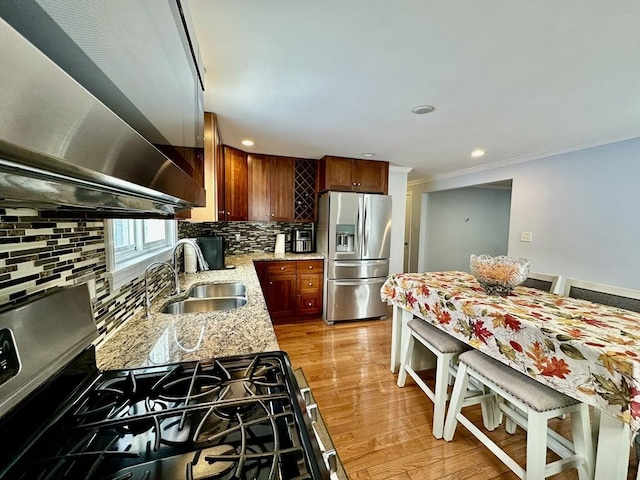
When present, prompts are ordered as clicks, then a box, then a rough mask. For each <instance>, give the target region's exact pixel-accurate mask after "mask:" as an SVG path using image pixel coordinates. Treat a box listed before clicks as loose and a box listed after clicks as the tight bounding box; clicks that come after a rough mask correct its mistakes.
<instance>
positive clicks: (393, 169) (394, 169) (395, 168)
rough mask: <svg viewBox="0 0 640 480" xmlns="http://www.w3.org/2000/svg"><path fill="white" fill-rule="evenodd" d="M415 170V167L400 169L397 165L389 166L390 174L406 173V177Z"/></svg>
mask: <svg viewBox="0 0 640 480" xmlns="http://www.w3.org/2000/svg"><path fill="white" fill-rule="evenodd" d="M411 170H413V167H400V166H396V165H389V173H404V174H406V175H408V174H409V172H410V171H411Z"/></svg>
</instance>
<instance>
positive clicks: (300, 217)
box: [294, 159, 317, 222]
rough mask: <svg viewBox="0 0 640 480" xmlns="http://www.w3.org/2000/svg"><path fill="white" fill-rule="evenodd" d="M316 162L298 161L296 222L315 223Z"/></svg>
mask: <svg viewBox="0 0 640 480" xmlns="http://www.w3.org/2000/svg"><path fill="white" fill-rule="evenodd" d="M316 163H317V162H316V161H315V160H302V159H296V185H295V209H294V213H295V220H296V221H297V222H300V221H305V222H313V221H314V213H315V184H316Z"/></svg>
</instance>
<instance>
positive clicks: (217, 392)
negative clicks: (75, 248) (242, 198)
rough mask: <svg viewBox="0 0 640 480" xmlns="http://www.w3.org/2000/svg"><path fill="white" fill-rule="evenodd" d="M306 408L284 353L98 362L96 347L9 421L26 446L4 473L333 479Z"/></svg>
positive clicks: (6, 425)
mask: <svg viewBox="0 0 640 480" xmlns="http://www.w3.org/2000/svg"><path fill="white" fill-rule="evenodd" d="M55 405H62V407H56V406H55ZM302 408H303V407H302V403H301V398H300V393H299V390H298V387H297V385H296V383H295V378H294V377H293V372H292V370H291V366H290V363H289V359H288V357H287V355H286V354H285V353H284V352H269V353H263V354H256V355H247V356H238V357H227V358H221V359H214V360H211V361H203V362H186V363H178V364H172V365H165V366H159V367H151V368H140V369H129V370H114V371H106V372H99V371H98V370H97V369H96V368H95V352H94V351H93V348H90V349H89V350H88V351H86V352H85V353H84V354H83V358H78V359H76V361H75V362H73V363H72V364H71V365H69V366H68V367H67V368H66V369H65V371H64V372H63V374H61V375H59V376H58V377H56V379H54V380H52V381H50V382H49V383H48V384H47V385H45V386H44V387H43V388H42V389H40V391H38V392H37V395H33V396H32V398H30V399H29V401H27V402H25V403H24V404H23V405H21V406H20V407H19V408H17V409H16V411H14V412H12V413H11V415H8V416H7V417H8V418H5V419H3V420H2V423H1V424H0V429H1V430H2V436H3V442H4V441H6V440H7V439H8V438H11V439H14V438H15V439H16V441H15V443H16V445H18V444H22V443H24V444H25V447H20V451H18V447H16V446H13V447H9V451H11V449H12V448H13V449H14V450H16V451H15V452H11V453H13V454H14V457H15V458H17V460H16V461H14V462H12V463H11V464H9V465H7V466H2V470H0V476H2V478H7V479H14V478H15V479H24V480H35V479H42V480H44V479H51V480H53V479H100V480H124V479H131V480H151V479H163V480H173V479H187V480H204V479H221V480H261V479H273V480H293V479H296V480H303V479H312V480H313V479H321V478H322V479H324V478H328V472H327V470H326V467H325V466H324V464H323V462H322V458H321V455H320V453H319V449H318V446H317V444H316V442H315V438H314V437H313V435H310V434H309V432H310V430H309V429H310V425H309V422H308V420H307V416H306V415H305V414H304V412H303V410H302ZM43 425H44V426H43ZM32 430H34V431H33V432H32ZM36 430H37V432H35V431H36ZM12 443H13V442H12ZM0 466H1V465H0ZM2 474H4V475H2Z"/></svg>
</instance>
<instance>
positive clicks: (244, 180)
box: [218, 145, 249, 221]
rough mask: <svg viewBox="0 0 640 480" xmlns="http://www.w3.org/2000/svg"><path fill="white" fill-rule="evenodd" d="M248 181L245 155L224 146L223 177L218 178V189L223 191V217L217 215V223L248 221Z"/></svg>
mask: <svg viewBox="0 0 640 480" xmlns="http://www.w3.org/2000/svg"><path fill="white" fill-rule="evenodd" d="M248 181H249V169H248V164H247V154H246V153H245V152H243V151H241V150H238V149H236V148H232V147H229V146H227V145H225V146H224V175H223V176H222V177H219V178H218V189H224V216H221V215H218V220H219V221H243V220H247V219H248V215H249V209H248V196H247V192H248V188H249V186H248Z"/></svg>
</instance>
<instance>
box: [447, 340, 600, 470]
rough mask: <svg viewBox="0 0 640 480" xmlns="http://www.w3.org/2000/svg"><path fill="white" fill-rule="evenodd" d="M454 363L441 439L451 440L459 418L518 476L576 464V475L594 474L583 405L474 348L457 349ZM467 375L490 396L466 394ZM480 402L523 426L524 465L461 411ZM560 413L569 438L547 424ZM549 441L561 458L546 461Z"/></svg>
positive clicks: (587, 417)
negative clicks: (455, 370) (565, 420)
mask: <svg viewBox="0 0 640 480" xmlns="http://www.w3.org/2000/svg"><path fill="white" fill-rule="evenodd" d="M458 362H459V363H458V374H457V378H456V383H455V385H454V388H453V393H452V395H451V402H450V404H449V411H448V412H447V421H446V423H445V427H444V439H445V440H447V441H450V440H452V439H453V436H454V434H455V430H456V426H457V423H458V422H460V423H462V424H463V425H464V426H465V427H466V428H467V430H469V432H471V433H472V434H473V435H474V436H475V437H476V438H478V439H479V440H480V441H481V442H482V443H483V444H484V445H485V446H486V447H488V448H489V450H491V452H492V453H493V454H494V455H496V456H497V457H498V458H499V459H500V460H501V461H502V462H503V463H504V464H505V465H507V466H508V467H509V468H510V469H511V470H512V471H513V472H514V473H515V474H516V475H517V476H518V477H519V478H522V479H530V480H541V479H543V478H546V477H548V476H550V475H554V474H556V473H559V472H562V471H565V470H569V469H572V468H577V469H578V475H579V479H580V480H590V479H591V478H592V476H593V468H594V452H593V444H592V440H591V426H590V420H589V408H588V406H587V405H586V404H584V403H582V402H579V401H578V400H575V399H573V398H571V397H568V396H566V395H564V394H562V393H560V392H557V391H556V390H553V389H551V388H549V387H547V386H545V385H542V384H541V383H538V382H536V381H535V380H533V379H531V378H529V377H527V376H526V375H523V374H522V373H520V372H518V371H516V370H514V369H512V368H510V367H508V366H507V365H504V364H503V363H501V362H499V361H498V360H495V359H493V358H491V357H489V356H487V355H485V354H483V353H482V352H480V351H477V350H473V351H468V352H464V353H462V354H460V356H459V357H458ZM470 379H474V380H475V381H477V382H479V383H481V384H483V385H485V386H487V387H488V388H489V389H491V391H492V395H482V396H478V397H471V398H469V397H467V398H465V393H466V392H467V388H468V385H469V381H470ZM478 403H481V404H489V405H491V406H492V407H493V408H497V409H499V410H500V412H502V413H503V414H504V415H506V416H507V417H508V418H510V419H511V420H512V421H514V422H515V423H516V424H518V425H519V426H520V427H522V428H524V429H525V430H526V431H527V460H526V469H524V468H522V467H521V466H520V465H519V464H518V463H517V462H516V461H515V460H513V458H511V457H510V456H509V455H508V454H507V453H506V452H505V451H504V450H503V449H501V448H500V447H499V446H498V445H497V444H496V443H495V442H494V441H492V440H491V439H490V438H489V437H488V436H487V435H486V434H485V433H484V432H483V431H482V430H480V429H479V428H478V427H477V426H476V425H475V424H474V423H473V422H471V421H470V420H469V419H468V418H467V417H466V416H465V415H464V414H463V413H462V408H464V407H467V406H470V405H476V404H478ZM564 414H571V425H572V433H573V442H570V441H569V440H568V439H566V438H565V437H563V436H562V435H560V434H558V433H557V432H555V431H554V430H552V429H550V428H548V423H547V422H548V420H549V419H551V418H553V417H557V416H559V415H564ZM547 446H548V448H550V449H551V450H553V451H554V452H556V453H557V454H558V455H559V456H560V457H561V459H560V460H557V461H555V462H551V463H549V464H547V463H546V456H547Z"/></svg>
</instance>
